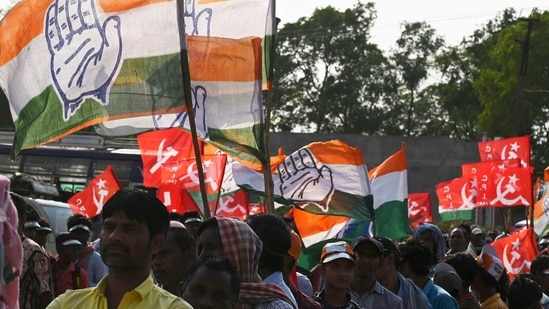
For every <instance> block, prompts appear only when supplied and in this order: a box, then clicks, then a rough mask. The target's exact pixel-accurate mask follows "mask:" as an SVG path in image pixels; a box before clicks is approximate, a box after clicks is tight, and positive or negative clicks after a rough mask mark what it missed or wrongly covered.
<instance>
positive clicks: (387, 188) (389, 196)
mask: <svg viewBox="0 0 549 309" xmlns="http://www.w3.org/2000/svg"><path fill="white" fill-rule="evenodd" d="M407 169H408V168H407V164H406V148H405V147H404V146H403V147H402V149H401V150H399V151H397V152H395V153H394V154H393V155H391V156H390V157H388V158H387V159H386V160H385V161H383V162H382V163H381V164H380V165H378V166H376V167H374V168H373V169H371V170H370V172H369V173H368V176H369V178H370V184H371V186H372V194H373V196H374V210H375V215H376V228H375V235H377V236H383V237H389V238H391V239H399V238H402V237H405V236H406V235H407V234H409V226H410V221H409V220H408V172H407Z"/></svg>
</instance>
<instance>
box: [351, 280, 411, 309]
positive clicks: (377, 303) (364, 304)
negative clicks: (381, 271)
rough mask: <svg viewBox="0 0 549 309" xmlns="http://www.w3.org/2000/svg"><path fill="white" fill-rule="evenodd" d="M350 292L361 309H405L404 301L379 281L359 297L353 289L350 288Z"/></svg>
mask: <svg viewBox="0 0 549 309" xmlns="http://www.w3.org/2000/svg"><path fill="white" fill-rule="evenodd" d="M349 290H350V292H351V297H352V299H353V301H354V302H356V303H358V304H359V305H360V308H393V309H402V308H403V304H402V299H400V297H398V296H396V295H395V294H393V292H391V291H389V290H387V289H386V288H385V287H383V286H382V285H381V284H380V283H379V282H377V280H376V281H375V283H374V286H373V287H372V288H371V289H370V290H369V291H368V292H366V293H364V294H362V295H359V294H358V293H357V292H355V291H354V290H353V289H352V288H349Z"/></svg>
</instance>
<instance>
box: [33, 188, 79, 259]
mask: <svg viewBox="0 0 549 309" xmlns="http://www.w3.org/2000/svg"><path fill="white" fill-rule="evenodd" d="M25 201H26V202H27V204H28V205H29V206H31V207H32V208H33V209H34V211H36V212H37V213H38V215H40V217H43V218H45V219H46V220H48V222H49V223H50V224H51V227H52V230H53V233H50V234H49V235H48V241H47V243H46V250H47V251H48V252H51V253H52V254H54V255H55V254H57V250H56V249H55V236H56V235H58V234H59V233H62V232H66V231H67V219H68V218H69V217H70V216H72V210H71V208H70V206H69V204H67V203H63V202H58V201H52V200H44V199H39V198H30V197H25Z"/></svg>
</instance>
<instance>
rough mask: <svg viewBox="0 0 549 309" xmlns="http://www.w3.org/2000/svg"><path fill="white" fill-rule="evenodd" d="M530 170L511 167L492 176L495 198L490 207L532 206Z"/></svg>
mask: <svg viewBox="0 0 549 309" xmlns="http://www.w3.org/2000/svg"><path fill="white" fill-rule="evenodd" d="M532 172H533V170H532V168H531V167H525V168H522V167H511V168H505V169H502V170H499V171H498V172H497V173H494V174H492V179H493V180H494V183H495V187H496V197H495V198H494V199H493V200H492V201H490V205H491V206H496V207H506V206H530V205H532V195H533V189H532Z"/></svg>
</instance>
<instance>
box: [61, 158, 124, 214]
mask: <svg viewBox="0 0 549 309" xmlns="http://www.w3.org/2000/svg"><path fill="white" fill-rule="evenodd" d="M120 189H121V187H120V183H119V182H118V179H117V178H116V176H115V175H114V171H113V169H112V166H110V165H109V166H107V168H106V169H105V170H104V171H103V172H102V173H101V174H99V175H97V177H95V178H94V179H93V180H92V181H90V183H89V184H88V186H87V187H86V188H85V189H84V190H82V191H80V192H78V193H76V194H75V195H73V196H72V197H71V198H70V199H69V200H68V201H67V203H68V204H69V205H70V207H71V210H72V213H73V214H82V215H84V216H86V217H88V218H91V217H94V216H96V215H98V214H100V213H101V210H102V209H103V205H105V203H106V202H107V201H108V200H109V199H110V198H111V196H113V195H114V193H116V191H118V190H120Z"/></svg>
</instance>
